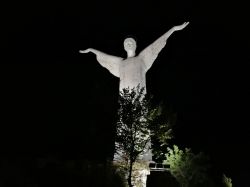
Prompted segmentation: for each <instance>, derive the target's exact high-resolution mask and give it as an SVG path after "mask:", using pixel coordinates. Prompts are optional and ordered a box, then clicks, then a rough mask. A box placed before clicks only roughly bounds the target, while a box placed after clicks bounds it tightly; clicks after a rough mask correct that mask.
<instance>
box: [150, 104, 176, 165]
mask: <svg viewBox="0 0 250 187" xmlns="http://www.w3.org/2000/svg"><path fill="white" fill-rule="evenodd" d="M151 115H152V116H153V119H150V131H151V145H152V153H153V156H154V161H156V162H157V163H162V161H163V160H164V159H165V153H166V150H167V147H168V145H169V141H170V140H171V139H172V138H173V132H172V127H173V125H174V124H175V121H176V114H175V113H174V112H173V111H172V110H171V109H170V108H166V107H165V106H164V105H163V103H161V104H160V105H157V106H156V107H155V108H153V109H151Z"/></svg>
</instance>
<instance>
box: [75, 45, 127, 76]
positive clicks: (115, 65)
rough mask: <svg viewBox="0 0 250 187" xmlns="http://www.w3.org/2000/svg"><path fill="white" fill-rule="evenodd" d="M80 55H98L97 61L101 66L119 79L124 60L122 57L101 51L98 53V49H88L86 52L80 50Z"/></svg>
mask: <svg viewBox="0 0 250 187" xmlns="http://www.w3.org/2000/svg"><path fill="white" fill-rule="evenodd" d="M79 52H80V53H89V52H92V53H94V54H95V55H96V59H97V61H98V62H99V63H100V64H101V66H103V67H105V68H106V69H108V70H109V72H110V73H112V74H113V75H114V76H116V77H119V76H120V75H119V66H120V62H121V61H122V60H123V58H121V57H116V56H112V55H108V54H106V53H103V52H101V51H98V50H96V49H92V48H89V49H86V50H80V51H79Z"/></svg>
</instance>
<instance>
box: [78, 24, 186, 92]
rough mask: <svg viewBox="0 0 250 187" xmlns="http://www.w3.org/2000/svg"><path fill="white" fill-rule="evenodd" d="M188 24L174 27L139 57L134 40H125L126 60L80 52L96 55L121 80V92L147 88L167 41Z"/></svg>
mask: <svg viewBox="0 0 250 187" xmlns="http://www.w3.org/2000/svg"><path fill="white" fill-rule="evenodd" d="M188 24H189V22H185V23H183V24H182V25H179V26H174V27H173V28H171V29H170V30H169V31H168V32H166V33H165V34H163V35H162V36H161V37H160V38H158V39H157V40H156V41H154V42H153V43H152V44H151V45H149V46H148V47H146V48H145V49H144V50H143V51H141V52H140V54H139V55H138V56H135V50H136V42H135V40H134V39H133V38H127V39H125V40H124V49H125V51H126V52H127V58H126V59H123V58H121V57H116V56H112V55H109V54H106V53H103V52H101V51H98V50H96V49H92V48H89V49H86V50H80V53H88V52H92V53H94V54H95V55H96V58H97V61H98V62H99V63H100V64H101V65H102V66H103V67H105V68H107V69H108V70H109V72H110V73H112V74H113V75H114V76H116V77H118V78H119V79H120V91H122V90H123V88H129V89H132V88H135V87H137V86H138V85H140V87H141V88H142V87H145V88H146V73H147V71H148V70H149V68H150V67H151V66H152V64H153V62H154V61H155V59H156V58H157V56H158V54H159V53H160V51H161V50H162V49H163V48H164V46H165V45H166V42H167V39H168V38H169V36H170V35H171V34H172V33H173V32H175V31H179V30H182V29H184V28H185V27H186V26H187V25H188ZM145 92H146V89H145Z"/></svg>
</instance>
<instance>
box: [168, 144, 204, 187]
mask: <svg viewBox="0 0 250 187" xmlns="http://www.w3.org/2000/svg"><path fill="white" fill-rule="evenodd" d="M207 160H208V158H207V157H206V156H205V155H204V154H203V153H199V154H194V153H193V152H192V151H191V149H188V148H185V149H184V151H183V150H181V149H179V148H178V147H177V146H176V145H174V147H173V149H171V148H168V153H167V154H166V160H165V161H164V163H165V164H168V165H169V166H170V173H171V174H172V175H173V176H174V177H175V178H176V180H177V181H178V182H179V184H180V185H181V186H182V187H188V186H195V185H197V184H201V183H203V182H204V181H205V180H206V178H207V175H206V171H207V169H208V164H207Z"/></svg>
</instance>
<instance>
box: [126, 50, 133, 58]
mask: <svg viewBox="0 0 250 187" xmlns="http://www.w3.org/2000/svg"><path fill="white" fill-rule="evenodd" d="M134 56H135V52H134V51H127V58H131V57H134Z"/></svg>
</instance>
